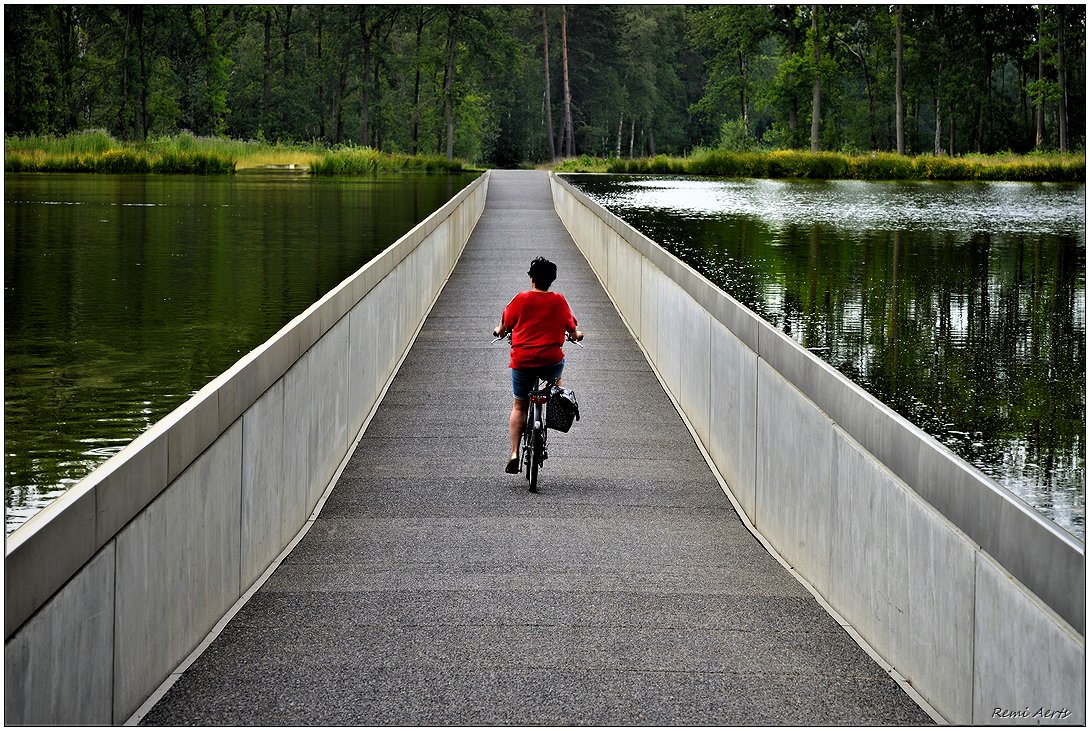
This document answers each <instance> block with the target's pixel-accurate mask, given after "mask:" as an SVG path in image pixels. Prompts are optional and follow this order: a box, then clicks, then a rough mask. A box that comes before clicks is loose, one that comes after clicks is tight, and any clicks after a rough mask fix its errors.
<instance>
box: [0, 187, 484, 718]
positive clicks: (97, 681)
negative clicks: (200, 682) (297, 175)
mask: <svg viewBox="0 0 1090 731" xmlns="http://www.w3.org/2000/svg"><path fill="white" fill-rule="evenodd" d="M487 186H488V175H487V174H486V175H484V176H482V177H481V178H480V179H478V180H476V181H474V182H473V183H472V184H471V185H469V186H468V187H467V188H466V189H465V190H463V191H461V192H460V193H459V194H458V195H457V196H455V197H454V198H453V199H452V200H451V201H450V202H448V203H447V204H446V205H445V206H443V208H441V209H440V210H439V211H437V212H436V213H434V214H433V215H432V216H430V217H429V218H428V219H427V220H426V221H424V222H422V223H421V224H419V225H418V226H416V227H415V228H414V229H413V230H412V231H410V232H409V233H408V234H406V235H405V236H403V237H402V238H401V239H399V240H398V241H397V242H396V243H394V244H393V245H392V246H390V247H389V248H388V249H387V250H386V251H385V252H383V253H382V254H381V255H379V256H378V257H377V258H375V259H374V260H372V261H371V262H369V263H368V264H367V265H366V266H364V267H363V268H362V269H360V270H359V271H358V272H356V273H355V274H354V275H352V276H351V277H349V278H348V279H346V280H345V281H344V282H342V283H341V284H340V285H339V286H338V287H337V288H336V289H334V290H333V291H332V292H330V293H329V294H327V295H326V296H325V297H323V298H322V299H321V300H320V301H319V302H317V303H315V304H314V305H313V306H311V307H310V308H309V309H307V310H306V311H305V312H303V313H302V314H301V315H299V316H298V317H296V318H295V319H294V320H292V321H291V322H290V323H289V324H288V325H286V326H285V327H284V328H283V329H282V330H281V331H280V332H279V333H277V334H276V335H275V336H273V337H272V338H271V339H270V340H269V341H268V342H266V343H265V344H264V345H262V346H261V347H259V348H257V349H256V350H254V351H253V352H251V353H250V354H248V355H247V356H246V357H244V358H243V359H242V360H240V361H239V362H238V363H236V364H235V365H234V366H232V367H231V369H230V370H228V371H227V372H226V373H224V374H223V375H221V376H220V377H218V378H216V379H215V380H214V381H212V382H211V383H209V384H208V385H207V386H206V387H205V388H203V389H201V391H200V392H199V393H197V394H196V395H195V396H194V397H193V398H192V399H190V400H189V401H187V402H186V403H185V404H183V405H182V406H181V407H179V408H178V409H177V410H175V411H174V412H172V413H171V414H170V415H168V416H167V417H166V418H164V419H163V420H162V421H160V422H159V423H158V424H156V425H154V426H153V427H152V428H151V429H150V430H149V431H147V432H146V433H144V434H143V435H141V436H140V437H139V438H137V439H136V440H135V441H134V442H133V443H132V444H130V445H129V446H128V447H127V448H126V449H125V450H123V451H122V452H121V453H119V454H118V455H116V456H115V457H113V458H112V459H110V460H109V461H108V462H106V463H105V464H104V465H102V466H101V467H100V468H99V469H98V470H96V471H95V472H94V473H92V474H91V475H90V476H88V477H87V478H86V479H85V480H83V481H82V482H81V483H79V484H78V485H76V486H75V487H73V488H72V489H71V490H69V491H68V493H66V494H65V495H63V496H62V497H61V498H59V499H58V500H57V501H55V502H54V503H53V504H51V505H49V506H48V507H46V508H45V509H44V510H43V511H41V513H39V514H38V515H36V516H34V517H33V518H31V519H30V520H29V521H28V522H27V523H26V524H25V525H23V526H21V527H20V528H18V529H17V530H16V531H14V532H13V533H12V534H11V535H10V536H8V539H7V546H6V563H5V587H4V594H5V608H4V609H5V616H4V627H5V638H6V646H5V654H4V670H5V674H4V691H5V693H4V721H5V723H7V724H61V725H74V724H90V725H103V724H111V723H122V722H124V721H125V720H127V719H128V718H129V717H130V716H131V715H132V714H133V713H134V712H135V711H136V710H137V709H138V708H139V707H140V705H141V704H142V703H143V702H144V701H145V699H147V698H148V697H149V696H150V695H151V694H152V693H153V692H154V691H155V690H156V688H158V686H159V685H160V684H161V683H162V682H163V681H164V680H165V679H166V678H167V676H168V675H169V674H170V673H171V672H172V671H173V670H174V669H175V668H176V667H177V666H178V664H179V663H180V662H181V661H182V660H184V659H185V658H186V657H187V656H188V655H189V653H190V652H192V651H193V650H194V649H195V648H196V647H197V645H198V644H199V643H200V642H201V641H202V640H203V639H204V637H205V636H206V635H207V634H208V632H209V631H210V630H211V629H212V628H213V626H214V625H215V624H216V623H217V622H218V621H219V620H220V618H221V617H223V616H224V614H225V613H226V612H227V611H228V610H229V609H230V608H231V607H232V606H233V605H234V603H235V602H236V601H237V600H238V599H239V598H240V597H241V596H242V595H243V594H244V593H245V592H246V590H247V589H248V588H249V587H250V585H251V584H253V582H254V581H255V580H256V579H257V578H258V577H259V576H260V575H261V574H262V573H263V572H264V570H265V569H266V568H267V567H268V566H269V565H270V564H271V563H272V561H273V560H274V559H275V558H276V557H277V556H278V555H279V554H280V552H281V551H282V550H283V548H284V547H285V546H286V545H287V544H288V543H289V542H290V541H291V540H292V538H294V537H295V535H296V534H297V533H298V532H299V530H300V529H301V528H302V527H303V525H304V523H305V522H306V520H307V519H308V517H309V516H310V515H311V513H312V511H313V510H314V508H315V506H316V505H317V503H318V501H319V499H320V498H321V496H322V494H323V493H324V492H325V490H326V488H327V487H328V485H329V483H330V480H331V478H333V477H334V475H335V473H336V471H337V469H338V467H339V465H340V464H341V462H342V461H343V460H344V458H345V457H346V456H347V453H348V450H349V449H350V447H351V445H352V444H353V442H354V438H355V437H356V435H357V434H358V432H359V431H360V429H361V428H362V426H363V424H364V423H365V421H366V419H367V418H368V416H369V414H370V413H371V412H372V410H373V409H374V407H375V406H376V404H377V401H378V399H379V397H380V395H381V393H382V391H383V389H384V388H385V385H386V383H387V382H388V381H389V379H390V378H392V376H393V373H394V369H395V368H396V367H397V364H398V363H399V362H400V360H401V357H402V355H403V354H404V352H405V351H406V349H407V348H408V347H409V345H410V343H411V341H412V338H413V337H414V336H415V333H416V331H417V329H418V328H419V326H420V324H421V323H422V322H423V320H424V318H425V317H426V316H427V314H428V312H429V311H430V309H431V306H432V304H433V303H434V302H435V299H436V298H437V297H438V295H439V292H440V291H441V289H442V287H443V285H444V284H445V283H446V279H447V277H448V276H449V274H450V272H451V270H452V269H453V268H454V265H455V263H456V262H457V260H458V257H459V256H460V255H461V252H462V249H463V248H464V246H465V243H466V241H467V240H468V239H469V235H470V233H471V232H472V230H473V227H474V226H475V225H476V223H477V220H478V219H479V218H480V215H481V213H482V212H483V210H484V204H485V198H486V194H487Z"/></svg>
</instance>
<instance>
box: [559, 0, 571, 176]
mask: <svg viewBox="0 0 1090 731" xmlns="http://www.w3.org/2000/svg"><path fill="white" fill-rule="evenodd" d="M560 11H561V12H560V58H561V59H562V64H563V69H564V123H563V127H562V129H563V130H564V134H563V153H562V154H563V155H564V156H565V157H573V156H574V155H575V130H574V129H573V127H572V118H571V82H570V79H569V75H568V6H567V5H561V6H560Z"/></svg>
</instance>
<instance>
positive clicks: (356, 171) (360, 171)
mask: <svg viewBox="0 0 1090 731" xmlns="http://www.w3.org/2000/svg"><path fill="white" fill-rule="evenodd" d="M464 169H466V168H465V163H463V162H462V161H461V160H447V159H446V158H445V157H443V156H442V155H400V154H396V153H387V152H379V151H377V150H372V149H371V148H370V147H342V148H338V149H333V150H327V151H326V152H325V153H324V154H322V155H321V156H320V157H319V158H317V159H316V160H314V162H312V163H311V165H310V172H311V173H313V174H315V175H367V174H370V173H389V172H399V171H403V170H404V171H410V172H414V171H415V172H429V173H430V172H451V173H457V172H461V171H462V170H464Z"/></svg>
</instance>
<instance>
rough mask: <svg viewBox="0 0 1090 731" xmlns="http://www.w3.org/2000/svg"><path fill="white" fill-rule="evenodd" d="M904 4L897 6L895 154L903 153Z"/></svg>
mask: <svg viewBox="0 0 1090 731" xmlns="http://www.w3.org/2000/svg"><path fill="white" fill-rule="evenodd" d="M904 8H905V6H904V5H898V6H897V91H896V96H897V154H898V155H903V154H905V99H904V96H905V92H904V57H905V42H904V37H903V35H902V32H901V23H902V19H903V16H904Z"/></svg>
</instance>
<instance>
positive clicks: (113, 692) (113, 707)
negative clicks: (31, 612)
mask: <svg viewBox="0 0 1090 731" xmlns="http://www.w3.org/2000/svg"><path fill="white" fill-rule="evenodd" d="M111 543H113V544H114V585H113V586H112V587H110V596H112V597H113V604H114V627H113V631H114V636H113V637H111V638H110V648H111V652H112V653H113V655H114V656H113V657H111V658H110V723H115V724H116V723H117V671H116V669H115V667H114V663H115V658H116V657H117V538H116V537H114V538H111V539H110V540H109V541H107V543H106V545H107V546H108V545H110V544H111ZM82 570H83V569H80V571H82ZM42 606H45V605H44V604H43V605H42Z"/></svg>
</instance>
